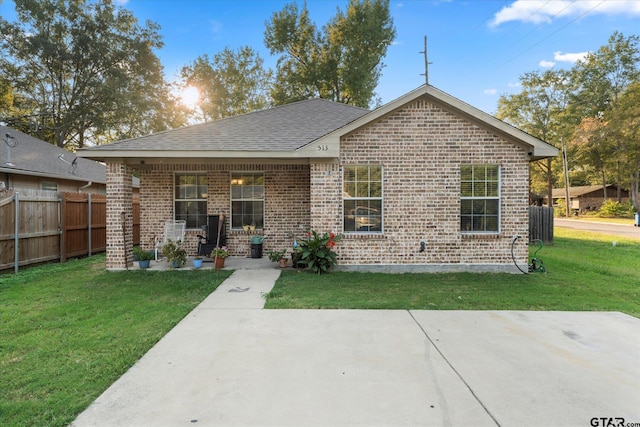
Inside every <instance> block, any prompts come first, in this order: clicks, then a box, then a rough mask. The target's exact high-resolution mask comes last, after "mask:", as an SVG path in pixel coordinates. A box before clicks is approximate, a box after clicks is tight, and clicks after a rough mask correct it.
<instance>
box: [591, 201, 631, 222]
mask: <svg viewBox="0 0 640 427" xmlns="http://www.w3.org/2000/svg"><path fill="white" fill-rule="evenodd" d="M634 213H635V209H634V208H633V203H631V201H628V202H626V203H620V202H618V201H616V200H611V199H607V200H605V201H604V203H603V204H602V206H601V207H600V209H598V214H597V216H599V217H602V218H616V217H619V218H633V215H634Z"/></svg>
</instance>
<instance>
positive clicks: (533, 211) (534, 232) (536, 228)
mask: <svg viewBox="0 0 640 427" xmlns="http://www.w3.org/2000/svg"><path fill="white" fill-rule="evenodd" d="M535 239H539V240H542V241H543V242H544V244H545V245H552V244H553V208H552V207H549V206H529V241H532V240H535Z"/></svg>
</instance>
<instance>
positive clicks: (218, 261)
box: [214, 258, 224, 269]
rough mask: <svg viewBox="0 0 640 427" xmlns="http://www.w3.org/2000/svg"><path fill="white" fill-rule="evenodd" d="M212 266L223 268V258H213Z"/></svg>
mask: <svg viewBox="0 0 640 427" xmlns="http://www.w3.org/2000/svg"><path fill="white" fill-rule="evenodd" d="M214 267H215V268H218V269H220V268H223V267H224V258H214Z"/></svg>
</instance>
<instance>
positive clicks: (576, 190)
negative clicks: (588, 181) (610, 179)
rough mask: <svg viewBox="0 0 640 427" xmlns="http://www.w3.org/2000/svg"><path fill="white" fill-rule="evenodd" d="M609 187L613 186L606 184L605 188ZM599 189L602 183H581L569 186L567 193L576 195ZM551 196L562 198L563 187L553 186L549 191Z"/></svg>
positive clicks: (563, 195) (571, 195)
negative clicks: (580, 184)
mask: <svg viewBox="0 0 640 427" xmlns="http://www.w3.org/2000/svg"><path fill="white" fill-rule="evenodd" d="M609 187H613V185H612V184H607V188H609ZM600 190H602V185H583V186H577V187H569V195H570V197H578V196H584V195H585V194H589V193H592V192H594V191H600ZM551 197H552V198H554V199H556V198H557V199H564V197H565V194H564V188H554V189H553V190H552V191H551Z"/></svg>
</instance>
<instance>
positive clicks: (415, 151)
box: [141, 99, 529, 267]
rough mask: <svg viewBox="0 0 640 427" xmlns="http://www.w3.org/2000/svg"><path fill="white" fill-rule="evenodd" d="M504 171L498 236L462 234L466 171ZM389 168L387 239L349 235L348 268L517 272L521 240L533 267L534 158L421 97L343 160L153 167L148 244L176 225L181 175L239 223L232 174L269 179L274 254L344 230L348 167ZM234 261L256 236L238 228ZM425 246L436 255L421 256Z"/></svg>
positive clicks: (147, 198) (268, 223) (147, 178)
mask: <svg viewBox="0 0 640 427" xmlns="http://www.w3.org/2000/svg"><path fill="white" fill-rule="evenodd" d="M471 163H489V164H498V165H500V171H501V225H500V232H499V233H498V234H495V235H489V236H486V235H466V234H462V233H461V232H460V198H459V193H460V165H461V164H471ZM357 164H373V165H382V166H383V173H384V183H383V185H384V208H383V209H384V234H382V235H364V234H360V235H346V236H345V238H344V239H343V240H342V241H341V242H340V243H339V244H338V245H337V247H336V250H337V252H338V260H339V263H340V264H342V265H345V266H356V265H363V264H369V265H408V266H412V265H413V266H420V265H450V266H451V265H459V266H468V265H498V266H510V267H513V264H512V259H511V241H512V239H513V237H514V236H515V235H521V236H522V237H523V239H520V240H519V244H518V245H517V246H516V248H515V256H516V259H517V260H518V262H519V264H521V265H526V263H527V253H528V252H527V246H526V243H524V242H526V240H527V239H526V236H527V233H528V211H527V206H528V179H529V177H528V156H527V152H526V150H525V149H523V148H521V147H519V146H516V145H514V144H512V143H510V142H508V141H506V140H504V139H502V138H501V137H499V136H497V135H494V134H492V133H490V132H488V131H486V130H484V129H483V128H481V127H479V126H477V125H475V124H473V123H471V122H469V121H467V120H466V119H465V118H463V117H460V116H456V115H454V114H452V113H450V112H447V111H445V110H443V109H442V108H441V107H439V106H436V105H434V104H431V103H429V102H426V101H425V100H423V99H419V100H416V101H414V102H412V103H410V104H408V105H407V106H405V107H403V108H401V109H399V110H397V111H395V112H393V113H391V114H389V115H387V116H385V117H383V118H380V119H378V120H377V121H375V122H373V123H371V124H369V125H368V126H366V127H364V128H361V129H359V130H356V131H354V132H352V133H351V134H349V135H347V136H345V137H343V138H342V141H341V147H340V159H339V163H338V162H337V161H333V162H332V161H316V160H312V162H311V164H310V165H300V164H291V165H287V164H259V163H256V164H189V165H147V166H146V169H145V170H143V171H142V172H141V212H142V215H141V217H142V218H141V221H142V224H141V241H142V244H143V246H145V247H146V248H147V249H149V248H152V247H153V241H154V238H156V237H161V236H162V231H163V224H164V221H166V220H167V219H173V173H174V172H178V171H189V172H202V173H206V174H207V177H208V207H207V211H208V213H209V214H220V213H222V214H224V215H225V216H226V217H227V218H229V214H230V212H229V210H230V204H231V203H230V174H231V172H240V171H261V172H264V174H265V229H264V230H263V231H262V232H260V233H263V234H264V235H265V236H266V239H265V241H264V250H265V251H267V250H269V249H282V248H290V247H291V243H292V235H293V234H295V235H297V236H298V237H300V236H301V235H302V232H303V231H305V230H306V229H308V228H309V227H312V228H313V229H315V230H317V231H320V232H323V231H335V232H340V231H342V165H357ZM200 233H202V231H201V230H188V231H187V238H186V239H185V247H186V249H187V251H188V254H189V255H193V254H194V253H195V251H196V247H197V239H196V237H195V236H196V234H200ZM227 236H228V239H227V240H228V246H229V249H230V252H231V254H232V255H236V256H248V255H249V253H250V245H249V236H247V235H246V234H245V233H244V232H243V231H241V230H231V229H230V220H229V219H228V220H227ZM420 241H424V242H426V250H425V251H424V252H420V251H419V249H420Z"/></svg>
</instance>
